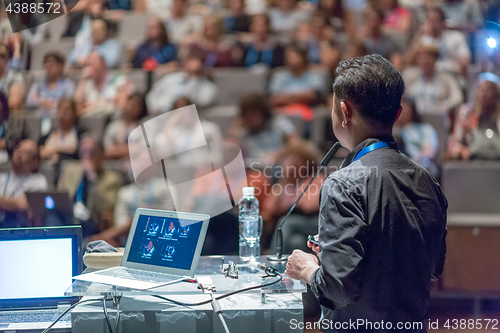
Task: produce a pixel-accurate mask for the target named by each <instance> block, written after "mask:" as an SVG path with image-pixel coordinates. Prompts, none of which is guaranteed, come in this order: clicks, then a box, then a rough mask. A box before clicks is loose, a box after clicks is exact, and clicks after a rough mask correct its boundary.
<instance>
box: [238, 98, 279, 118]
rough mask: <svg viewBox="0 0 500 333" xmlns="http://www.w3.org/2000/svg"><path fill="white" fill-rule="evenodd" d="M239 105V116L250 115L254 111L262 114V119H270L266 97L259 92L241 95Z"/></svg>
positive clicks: (270, 114)
mask: <svg viewBox="0 0 500 333" xmlns="http://www.w3.org/2000/svg"><path fill="white" fill-rule="evenodd" d="M239 107H240V116H241V117H245V116H246V115H250V114H252V113H254V112H255V111H257V112H259V113H261V114H262V115H263V116H264V120H265V121H266V122H267V121H269V119H271V117H272V113H271V106H270V105H269V103H268V102H267V99H266V97H265V96H264V95H262V94H259V93H252V94H249V95H246V96H243V97H242V98H241V99H240V103H239Z"/></svg>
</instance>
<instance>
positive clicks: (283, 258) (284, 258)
mask: <svg viewBox="0 0 500 333" xmlns="http://www.w3.org/2000/svg"><path fill="white" fill-rule="evenodd" d="M267 260H269V261H287V260H288V256H287V255H285V254H283V255H281V258H278V256H268V257H267Z"/></svg>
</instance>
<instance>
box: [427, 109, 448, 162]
mask: <svg viewBox="0 0 500 333" xmlns="http://www.w3.org/2000/svg"><path fill="white" fill-rule="evenodd" d="M421 118H422V121H424V122H426V123H429V124H431V125H432V127H434V130H435V131H436V134H437V137H438V153H437V158H438V159H440V157H441V156H442V155H443V154H444V153H445V152H446V149H447V146H448V133H449V124H448V119H447V118H446V116H445V115H440V114H423V115H421Z"/></svg>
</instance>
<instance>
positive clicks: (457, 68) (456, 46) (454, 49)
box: [407, 7, 471, 77]
mask: <svg viewBox="0 0 500 333" xmlns="http://www.w3.org/2000/svg"><path fill="white" fill-rule="evenodd" d="M445 20H446V17H445V14H444V12H443V10H442V9H441V8H437V7H432V8H430V9H428V10H427V12H426V22H425V23H424V24H423V25H422V26H421V28H420V31H419V33H418V34H417V35H416V36H415V37H414V38H413V41H412V45H411V46H410V48H409V50H408V52H407V62H410V63H413V61H414V60H415V59H414V58H415V53H416V52H417V51H418V50H417V48H418V46H419V45H420V44H433V45H435V46H436V47H437V48H438V50H440V54H439V61H438V62H437V66H438V68H439V69H443V70H447V71H449V72H452V73H458V74H460V75H462V76H464V77H466V75H467V69H468V66H469V64H470V62H471V52H470V48H469V45H468V44H467V40H466V38H465V36H464V34H463V33H461V32H460V31H457V30H449V29H446V21H445Z"/></svg>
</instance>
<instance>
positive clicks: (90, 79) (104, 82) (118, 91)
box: [75, 53, 134, 115]
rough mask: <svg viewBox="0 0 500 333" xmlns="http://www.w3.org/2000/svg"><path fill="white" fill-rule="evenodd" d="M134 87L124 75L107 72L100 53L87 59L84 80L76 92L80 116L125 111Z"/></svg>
mask: <svg viewBox="0 0 500 333" xmlns="http://www.w3.org/2000/svg"><path fill="white" fill-rule="evenodd" d="M133 92H134V86H133V85H132V83H131V82H130V80H129V79H128V78H127V77H126V76H125V75H123V74H117V73H115V74H112V73H108V71H107V70H106V64H105V62H104V59H103V58H102V57H101V56H100V55H99V54H98V53H91V54H89V56H88V57H87V61H86V66H85V68H84V69H83V71H82V78H81V80H80V83H79V84H78V87H77V88H76V92H75V100H76V102H77V103H78V107H79V114H80V115H95V114H113V113H115V112H119V111H120V110H123V107H124V106H125V103H126V102H127V97H128V96H129V95H130V94H131V93H133Z"/></svg>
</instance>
